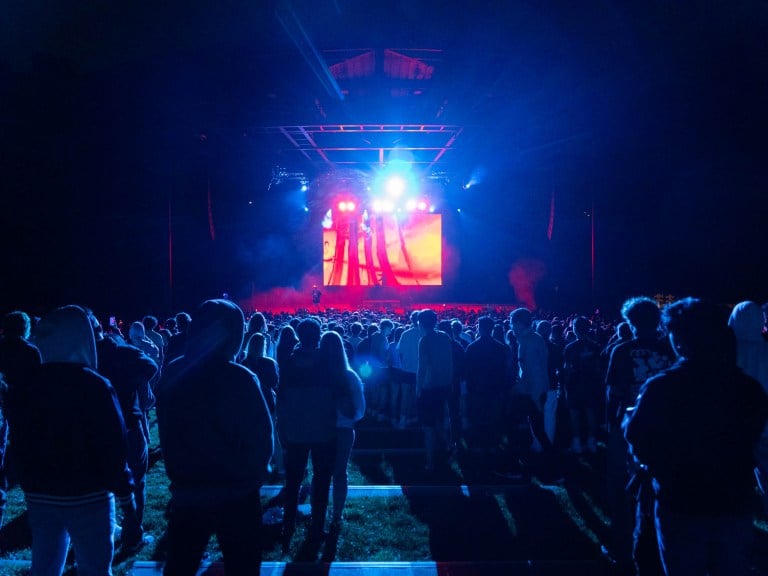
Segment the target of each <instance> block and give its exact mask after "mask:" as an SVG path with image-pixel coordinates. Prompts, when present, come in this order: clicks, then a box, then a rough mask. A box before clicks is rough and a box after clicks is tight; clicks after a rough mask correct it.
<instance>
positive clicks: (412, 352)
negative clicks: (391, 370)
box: [396, 310, 421, 429]
mask: <svg viewBox="0 0 768 576" xmlns="http://www.w3.org/2000/svg"><path fill="white" fill-rule="evenodd" d="M410 319H411V325H410V326H409V327H408V328H407V329H406V330H405V331H404V332H403V333H402V335H401V336H400V340H398V342H397V353H398V355H399V356H400V380H399V384H400V385H399V397H400V402H399V408H400V412H399V414H398V422H397V426H396V428H400V429H405V428H406V427H408V426H412V425H414V424H416V423H417V418H416V372H417V370H418V367H419V340H420V339H421V333H420V331H419V311H418V310H414V311H413V312H411V316H410Z"/></svg>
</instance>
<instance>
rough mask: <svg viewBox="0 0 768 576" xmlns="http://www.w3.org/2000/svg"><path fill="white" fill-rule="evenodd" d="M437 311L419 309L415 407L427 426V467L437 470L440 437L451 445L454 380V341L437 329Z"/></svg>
mask: <svg viewBox="0 0 768 576" xmlns="http://www.w3.org/2000/svg"><path fill="white" fill-rule="evenodd" d="M436 326H437V314H435V312H434V310H430V309H429V308H425V309H424V310H422V311H421V312H419V329H420V330H421V340H419V363H418V369H417V372H416V406H417V411H418V414H419V421H420V422H421V425H422V426H423V428H424V451H425V452H426V462H425V466H424V469H425V470H426V471H427V472H431V471H433V470H434V469H435V465H436V464H437V462H435V459H436V456H437V445H438V437H439V438H440V439H441V440H442V443H443V444H444V445H445V446H447V445H448V434H447V431H446V427H445V415H446V409H447V406H448V397H449V395H450V393H451V385H452V383H453V344H452V342H451V337H450V336H448V334H446V333H444V332H440V331H439V330H435V327H436Z"/></svg>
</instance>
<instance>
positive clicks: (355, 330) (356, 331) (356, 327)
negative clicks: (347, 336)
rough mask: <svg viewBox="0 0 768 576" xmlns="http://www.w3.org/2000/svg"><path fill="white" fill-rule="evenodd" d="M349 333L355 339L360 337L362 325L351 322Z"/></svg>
mask: <svg viewBox="0 0 768 576" xmlns="http://www.w3.org/2000/svg"><path fill="white" fill-rule="evenodd" d="M349 331H350V333H351V334H352V336H354V337H355V338H357V337H358V336H360V332H362V331H363V325H362V324H360V322H352V324H350V326H349Z"/></svg>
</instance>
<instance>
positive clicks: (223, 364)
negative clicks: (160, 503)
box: [156, 299, 273, 576]
mask: <svg viewBox="0 0 768 576" xmlns="http://www.w3.org/2000/svg"><path fill="white" fill-rule="evenodd" d="M244 327H245V318H244V316H243V313H242V311H241V310H240V308H239V307H238V306H237V305H236V304H234V303H233V302H231V301H229V300H223V299H217V300H207V301H205V302H203V303H202V304H201V305H200V306H199V307H198V308H197V310H196V312H195V321H194V323H192V324H191V326H190V329H189V333H188V340H187V343H186V352H185V354H184V355H183V356H182V357H179V358H178V359H176V360H174V361H172V362H171V363H170V364H169V365H168V366H167V367H166V369H165V371H164V374H163V376H162V378H161V379H160V382H159V383H158V386H157V392H156V394H157V421H158V431H159V433H160V446H161V447H162V450H163V458H164V460H165V468H166V472H167V474H168V479H169V480H170V482H171V484H170V491H171V499H170V502H169V504H168V528H167V555H166V563H165V568H164V570H163V574H165V575H166V576H176V575H190V574H195V573H196V572H197V571H198V569H199V564H200V560H201V559H202V557H203V553H204V552H205V547H206V545H207V543H208V540H209V538H210V536H211V534H215V535H216V537H217V539H218V542H219V546H220V547H221V552H222V554H223V556H224V568H225V570H226V572H227V574H235V575H237V574H242V575H250V574H253V573H254V570H255V571H256V573H258V566H259V563H260V561H261V551H262V544H261V539H262V533H261V527H262V525H261V522H262V506H261V498H260V494H259V491H260V488H261V485H262V483H263V481H264V479H265V477H266V476H267V474H268V468H269V462H270V459H271V458H272V448H273V443H272V436H273V429H272V420H271V418H270V416H269V411H268V409H267V404H266V402H265V400H264V396H263V394H262V392H261V387H260V386H259V382H258V379H257V378H256V377H255V376H254V374H253V373H252V372H251V371H250V370H248V369H247V368H245V367H243V366H240V365H239V364H236V363H235V357H236V356H237V354H238V352H239V351H240V348H241V346H242V341H243V333H244Z"/></svg>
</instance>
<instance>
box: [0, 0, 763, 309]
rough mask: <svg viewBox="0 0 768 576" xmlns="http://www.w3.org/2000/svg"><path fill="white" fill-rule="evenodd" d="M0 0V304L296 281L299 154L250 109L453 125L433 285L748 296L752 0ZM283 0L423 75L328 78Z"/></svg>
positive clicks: (477, 294)
mask: <svg viewBox="0 0 768 576" xmlns="http://www.w3.org/2000/svg"><path fill="white" fill-rule="evenodd" d="M0 12H1V14H0V141H1V142H2V148H0V169H1V172H0V173H1V174H2V180H1V182H2V184H1V190H2V192H1V193H0V218H1V219H2V220H0V231H1V232H0V234H2V235H1V236H0V244H1V246H2V249H1V251H0V254H1V256H0V264H1V265H2V268H1V269H0V308H2V309H3V311H5V310H9V309H14V308H23V309H26V310H28V311H30V312H33V313H37V314H40V313H42V312H45V311H46V310H47V309H49V308H51V307H53V306H55V305H61V304H66V303H72V302H77V303H83V304H88V305H90V306H92V307H94V308H95V309H96V310H97V311H101V312H102V313H106V312H107V311H109V312H112V311H119V312H120V313H122V314H125V315H138V314H144V313H147V312H154V313H155V314H158V315H162V316H165V315H167V314H170V313H173V312H176V311H178V310H181V309H191V308H193V307H194V306H195V305H196V304H197V303H198V302H199V301H200V300H201V299H203V298H207V297H217V296H219V295H221V293H222V292H224V291H227V292H229V293H230V294H231V295H232V296H233V298H235V299H238V298H242V297H245V296H248V295H249V294H251V293H252V292H254V291H267V290H270V289H272V288H275V287H281V286H282V287H285V286H294V287H299V284H300V282H301V281H302V277H303V276H304V274H305V273H306V272H307V271H311V269H312V267H313V266H316V265H317V263H316V262H315V261H314V260H313V259H314V258H315V256H314V254H313V253H312V249H305V245H306V244H307V240H306V234H303V233H300V230H301V226H302V224H301V222H299V220H300V216H299V215H298V213H294V212H291V209H290V202H289V196H290V195H289V193H288V191H287V190H283V189H281V187H280V186H276V187H272V188H271V189H269V190H268V185H269V182H270V178H271V173H272V169H273V168H274V167H275V166H276V165H281V166H287V167H289V168H291V169H296V170H306V171H307V172H308V173H312V174H313V175H317V167H316V166H308V165H303V164H302V161H303V160H304V159H303V158H302V157H301V156H300V155H299V154H297V153H296V151H295V150H289V149H288V148H289V146H287V142H286V140H285V139H278V138H275V137H274V135H269V134H265V133H264V127H268V126H284V125H299V124H320V123H379V122H381V123H401V122H405V123H428V124H437V123H448V124H454V125H461V126H464V127H465V130H464V132H463V133H462V135H461V137H460V138H459V140H457V142H456V150H455V153H454V155H453V156H452V160H451V163H450V165H449V166H448V168H449V169H450V170H451V171H453V172H455V173H456V174H464V175H465V177H468V176H469V175H470V174H471V173H472V172H473V171H476V170H480V171H481V172H482V173H483V174H484V178H483V181H482V182H481V183H480V184H478V185H477V186H475V187H474V188H472V189H470V190H468V191H465V192H464V193H463V194H464V195H462V193H461V192H460V191H459V192H454V193H452V194H453V196H452V198H451V201H452V202H453V203H455V205H456V206H460V207H461V208H462V214H465V215H466V216H467V218H466V220H464V221H461V222H459V221H457V218H456V217H453V216H452V217H451V218H450V222H449V226H448V231H447V232H446V233H448V234H450V235H451V236H452V237H451V241H452V242H453V243H454V244H455V245H456V246H458V248H459V251H460V262H459V263H458V264H457V265H456V266H457V270H456V271H455V273H453V274H452V275H450V278H449V280H450V282H449V283H448V284H447V285H446V286H445V287H444V289H443V291H442V292H441V293H439V294H437V296H439V297H441V298H444V299H447V300H449V301H472V302H477V301H488V302H514V293H513V291H512V289H511V287H510V285H509V282H508V273H509V270H510V267H511V266H512V265H513V264H514V263H515V262H519V261H538V262H543V263H544V265H545V268H546V272H545V273H544V275H543V277H542V279H541V281H540V283H539V285H538V289H537V291H538V295H539V300H540V302H541V303H542V305H545V306H549V307H552V308H555V307H558V306H561V307H564V308H565V309H566V311H575V310H577V309H582V310H583V309H587V307H590V306H596V305H599V306H603V307H610V308H614V307H616V306H617V305H618V303H619V302H620V301H621V300H622V299H624V298H625V297H627V296H630V295H635V294H641V293H642V294H649V295H653V294H656V293H671V294H674V295H677V296H685V295H698V296H706V297H711V298H714V299H717V300H719V301H722V302H736V301H739V300H743V299H752V300H757V301H760V302H763V301H766V300H768V283H767V282H766V280H765V278H766V275H765V272H764V269H765V266H766V262H768V242H766V240H765V228H764V226H765V220H766V215H768V154H767V152H768V144H767V143H768V139H767V138H766V134H767V133H768V113H767V112H766V107H767V106H768V73H766V71H768V3H766V2H762V1H753V2H738V1H737V2H671V1H661V0H649V1H647V2H611V1H606V0H603V1H595V2H562V3H561V2H554V3H548V2H536V1H533V0H530V1H525V2H516V1H511V2H510V1H506V0H504V1H502V0H499V1H485V2H469V1H467V2H436V1H433V0H429V1H423V2H420V1H417V0H394V1H392V2H380V3H374V2H371V1H369V0H292V1H288V0H281V1H279V2H276V1H263V2H248V1H241V2H237V1H228V0H223V1H221V2H215V3H209V2H196V1H194V0H191V1H188V2H175V1H171V2H162V3H149V2H120V1H118V2H104V3H92V2H74V3H73V2H60V1H58V2H57V1H49V2H41V1H35V0H26V1H21V0H8V1H6V2H4V3H3V7H2V8H1V9H0ZM286 14H290V15H291V17H292V18H294V21H295V22H300V23H301V25H302V27H303V29H304V31H305V32H306V37H305V39H308V41H309V42H311V45H312V46H313V47H314V48H315V49H316V50H317V53H318V54H321V55H325V56H323V57H327V54H328V52H327V51H329V50H338V49H359V48H371V49H377V50H383V49H385V48H392V49H401V50H406V49H415V48H420V49H424V48H432V49H435V50H439V53H438V54H439V57H437V58H436V62H435V64H434V66H435V72H434V76H433V77H432V79H431V80H430V81H429V83H428V84H426V85H425V86H424V89H423V90H421V91H420V92H421V93H420V94H418V95H412V96H408V97H402V96H400V97H395V96H393V91H392V86H391V84H388V83H387V81H386V79H381V80H380V82H379V83H378V84H377V83H376V81H375V80H374V81H371V82H369V84H368V85H366V86H364V87H363V88H364V89H361V90H358V92H355V93H354V94H352V95H350V96H349V97H348V98H346V99H345V100H344V101H339V100H338V99H336V98H335V97H334V96H333V94H332V93H330V92H329V91H328V90H327V89H326V86H325V85H324V83H323V82H321V76H318V75H317V74H316V73H315V71H314V70H313V67H312V66H311V65H310V64H309V62H308V61H307V59H306V58H305V57H304V55H303V54H302V50H300V48H302V47H303V48H306V42H305V44H304V45H302V44H301V42H299V43H298V44H297V42H296V38H295V35H293V34H291V33H289V32H290V30H289V29H288V28H286V27H285V26H283V25H281V18H280V17H278V16H279V15H282V18H283V20H285V15H286ZM304 52H306V50H304ZM323 115H325V116H323ZM313 170H314V171H315V172H312V171H313ZM209 187H210V196H211V199H212V210H213V216H214V223H215V238H212V237H211V230H210V227H209V221H208V191H209ZM553 196H554V198H555V217H554V226H553V234H552V238H551V239H548V238H547V225H548V219H549V213H550V207H551V199H552V197H553ZM169 210H170V213H169ZM454 212H455V210H454ZM462 218H463V216H462ZM446 220H448V218H446ZM593 221H594V241H595V267H594V287H593V286H592V278H591V277H592V266H591V239H592V228H593ZM169 223H170V224H171V228H172V232H173V235H172V237H173V251H172V253H173V289H172V290H171V289H170V288H169V271H170V266H169Z"/></svg>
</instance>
